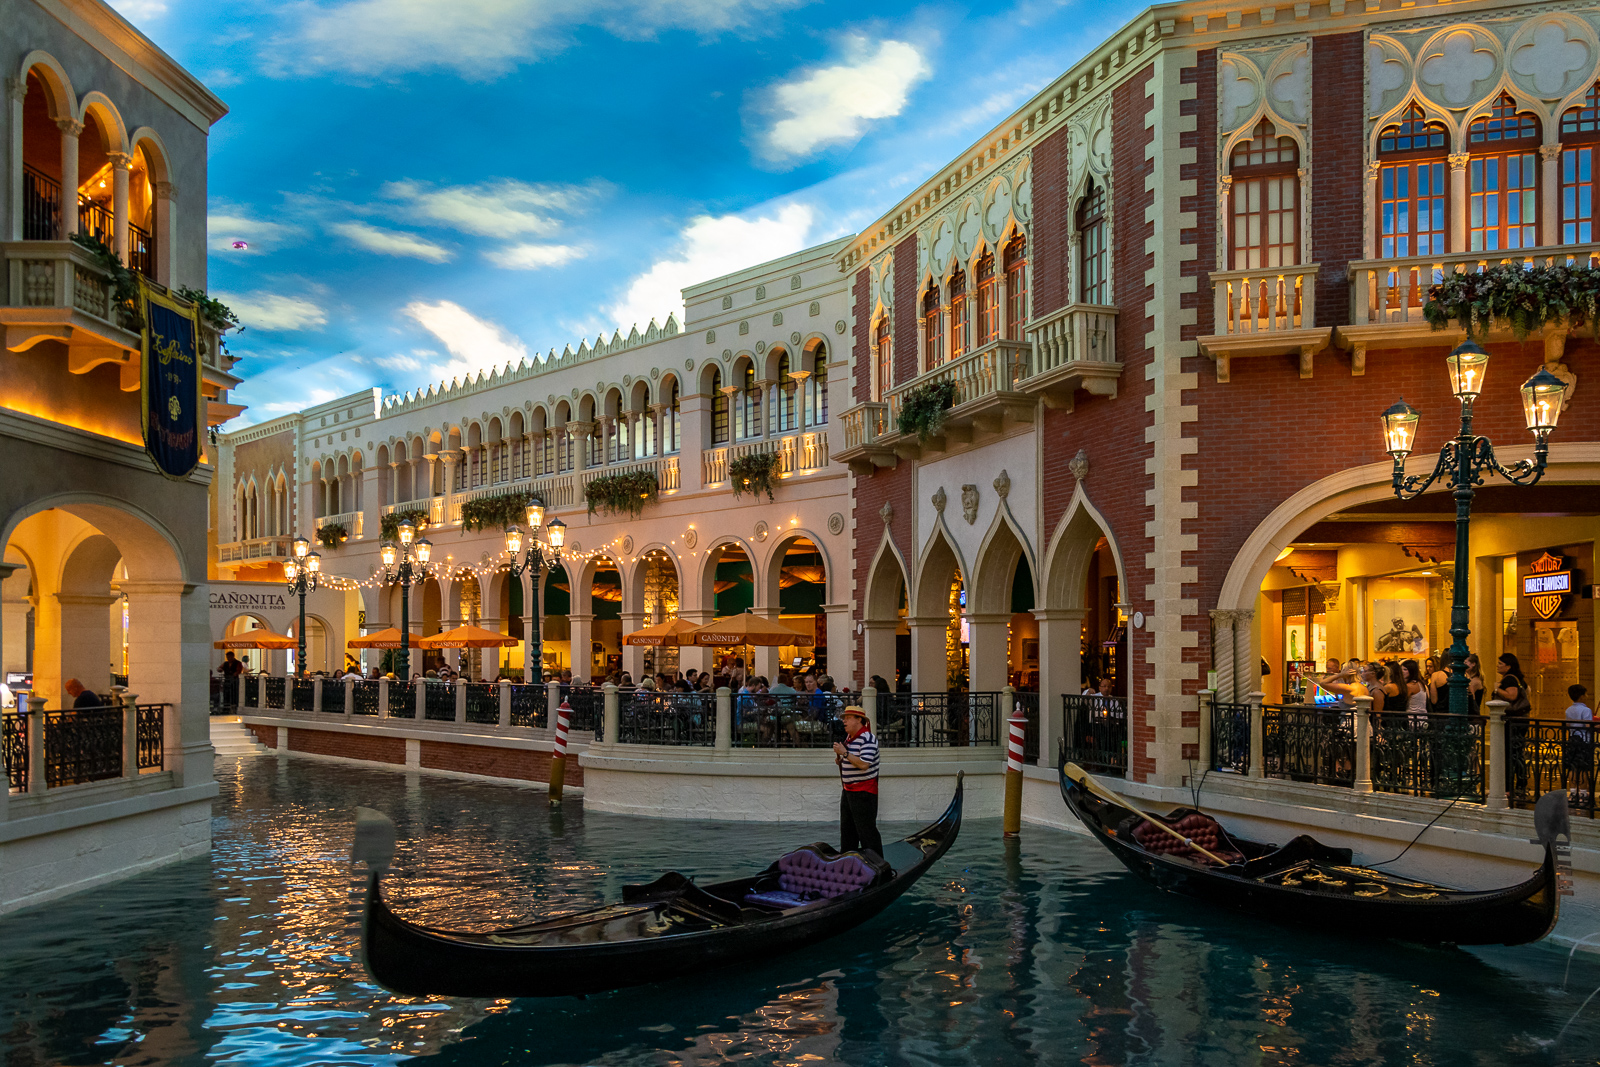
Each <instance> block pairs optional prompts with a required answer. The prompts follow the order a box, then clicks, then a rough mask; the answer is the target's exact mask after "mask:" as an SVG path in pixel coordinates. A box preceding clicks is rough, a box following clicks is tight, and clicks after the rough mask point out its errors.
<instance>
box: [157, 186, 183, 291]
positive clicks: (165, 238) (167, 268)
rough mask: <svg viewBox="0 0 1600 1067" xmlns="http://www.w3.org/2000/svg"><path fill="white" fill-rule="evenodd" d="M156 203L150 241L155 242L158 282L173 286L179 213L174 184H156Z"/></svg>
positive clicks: (176, 191) (176, 188) (176, 189)
mask: <svg viewBox="0 0 1600 1067" xmlns="http://www.w3.org/2000/svg"><path fill="white" fill-rule="evenodd" d="M154 189H155V202H154V203H153V204H152V205H151V208H150V239H151V240H152V241H154V242H155V246H156V247H155V268H156V281H158V282H160V283H161V284H162V285H171V284H172V249H173V246H174V245H176V244H177V240H178V237H177V227H178V212H177V210H176V208H175V207H174V202H175V201H176V200H177V199H178V187H177V186H176V185H174V184H173V183H172V182H155V183H154Z"/></svg>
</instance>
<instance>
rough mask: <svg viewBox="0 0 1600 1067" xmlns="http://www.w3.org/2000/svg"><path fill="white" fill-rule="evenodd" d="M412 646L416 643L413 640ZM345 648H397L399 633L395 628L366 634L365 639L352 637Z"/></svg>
mask: <svg viewBox="0 0 1600 1067" xmlns="http://www.w3.org/2000/svg"><path fill="white" fill-rule="evenodd" d="M411 643H412V644H413V645H414V644H416V643H417V642H416V641H415V640H413V641H412V642H411ZM345 647H347V648H399V647H400V631H399V629H398V628H396V627H393V626H391V627H389V628H388V629H387V630H379V631H378V632H377V633H373V634H367V635H366V636H365V637H352V638H351V639H350V640H348V641H346V642H345Z"/></svg>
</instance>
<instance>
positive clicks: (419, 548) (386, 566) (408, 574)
mask: <svg viewBox="0 0 1600 1067" xmlns="http://www.w3.org/2000/svg"><path fill="white" fill-rule="evenodd" d="M398 533H399V536H400V544H399V545H398V546H397V545H396V544H395V543H394V542H393V541H385V542H384V543H383V546H382V547H381V548H380V549H379V552H380V553H381V554H382V555H383V580H384V581H385V582H388V583H391V584H393V583H396V582H398V583H399V585H400V655H399V657H398V659H396V661H395V667H396V670H395V676H396V677H397V678H399V679H400V681H402V682H405V681H408V680H409V678H410V674H411V587H412V586H413V585H421V584H422V583H423V582H425V581H427V580H428V578H429V574H428V560H429V558H430V557H432V555H433V542H432V541H429V540H428V539H427V538H425V537H424V538H421V539H418V537H417V527H416V524H415V523H413V522H411V521H410V520H407V521H405V522H402V523H401V524H400V525H399V527H398ZM397 561H398V563H399V566H396V562H397Z"/></svg>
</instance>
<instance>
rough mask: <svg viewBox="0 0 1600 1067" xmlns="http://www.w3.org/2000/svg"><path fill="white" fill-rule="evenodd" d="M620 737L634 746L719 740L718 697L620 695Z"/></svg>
mask: <svg viewBox="0 0 1600 1067" xmlns="http://www.w3.org/2000/svg"><path fill="white" fill-rule="evenodd" d="M617 700H618V706H617V740H618V741H621V742H624V743H627V744H634V745H694V746H699V747H702V748H709V747H711V746H712V745H714V744H716V742H717V698H716V696H715V695H713V694H711V693H655V692H651V691H650V690H648V689H637V690H628V691H625V692H622V693H619V694H617Z"/></svg>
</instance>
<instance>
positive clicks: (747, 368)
mask: <svg viewBox="0 0 1600 1067" xmlns="http://www.w3.org/2000/svg"><path fill="white" fill-rule="evenodd" d="M741 377H742V378H743V381H742V382H741V384H740V388H739V425H738V434H739V437H740V438H741V439H743V438H749V437H760V436H761V386H760V385H758V384H756V368H755V365H754V364H752V363H746V364H745V365H744V374H743V375H741Z"/></svg>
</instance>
